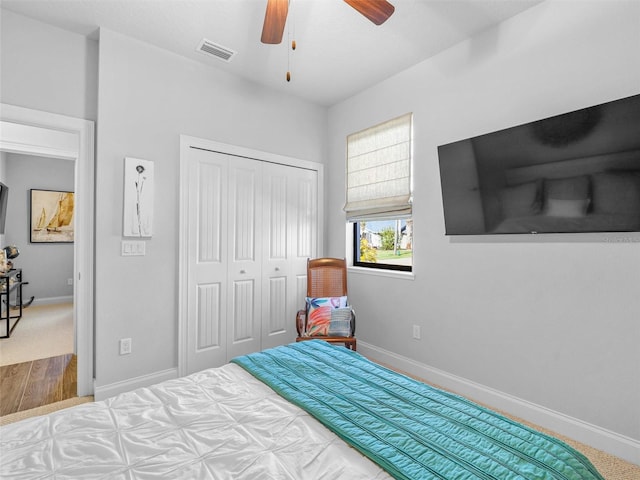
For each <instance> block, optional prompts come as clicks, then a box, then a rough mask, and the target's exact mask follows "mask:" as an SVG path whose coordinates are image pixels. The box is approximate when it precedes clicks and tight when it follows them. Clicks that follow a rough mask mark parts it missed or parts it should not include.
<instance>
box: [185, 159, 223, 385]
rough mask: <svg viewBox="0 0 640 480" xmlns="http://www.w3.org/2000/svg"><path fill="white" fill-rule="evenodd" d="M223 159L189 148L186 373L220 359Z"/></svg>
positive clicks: (219, 362)
mask: <svg viewBox="0 0 640 480" xmlns="http://www.w3.org/2000/svg"><path fill="white" fill-rule="evenodd" d="M227 163H228V159H227V156H226V155H223V154H219V153H213V152H205V151H201V150H195V149H193V150H190V152H189V172H188V174H189V185H190V187H191V188H190V189H189V194H188V202H189V209H188V211H189V222H188V223H189V226H188V239H189V246H188V252H189V253H188V259H189V260H188V264H189V269H188V280H187V283H188V288H187V290H188V296H189V298H188V306H187V312H188V314H187V329H186V330H187V333H186V335H187V343H188V348H187V372H188V373H192V372H196V371H199V370H202V369H203V368H208V367H212V366H218V365H222V364H224V363H225V361H226V357H227V351H226V340H225V337H226V324H225V317H226V314H225V312H226V296H227V257H226V250H227V240H226V234H225V233H224V230H225V225H226V223H227V209H228V202H227Z"/></svg>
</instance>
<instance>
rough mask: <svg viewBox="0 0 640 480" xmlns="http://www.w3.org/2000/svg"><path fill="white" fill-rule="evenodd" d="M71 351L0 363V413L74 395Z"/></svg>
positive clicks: (74, 357) (12, 411) (74, 362)
mask: <svg viewBox="0 0 640 480" xmlns="http://www.w3.org/2000/svg"><path fill="white" fill-rule="evenodd" d="M77 391H78V387H77V362H76V356H75V355H74V354H71V353H69V354H67V355H61V356H58V357H51V358H43V359H40V360H33V361H31V362H24V363H16V364H15V365H6V366H3V367H0V416H3V415H8V414H10V413H14V412H21V411H23V410H29V409H30V408H35V407H41V406H43V405H48V404H50V403H54V402H59V401H60V400H66V399H67V398H72V397H75V396H76V395H77Z"/></svg>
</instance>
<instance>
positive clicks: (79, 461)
mask: <svg viewBox="0 0 640 480" xmlns="http://www.w3.org/2000/svg"><path fill="white" fill-rule="evenodd" d="M0 478H3V479H18V478H19V479H21V480H26V479H36V478H37V479H48V478H52V479H53V478H55V479H85V478H103V479H110V480H111V479H251V480H256V479H267V478H268V479H291V480H303V479H313V480H318V479H326V480H336V479H344V480H347V479H348V480H354V479H363V480H364V479H366V480H373V479H389V478H391V477H389V476H388V475H387V474H386V473H385V472H384V471H383V470H381V469H380V468H379V467H378V466H377V465H375V464H374V463H372V462H371V461H370V460H368V459H367V458H365V457H363V456H362V455H361V454H360V453H359V452H357V451H356V450H354V449H353V448H351V447H349V446H348V445H347V444H346V443H345V442H343V441H342V440H341V439H340V438H338V437H337V436H336V435H335V434H333V433H332V432H330V431H329V430H327V429H326V428H325V427H324V426H323V425H321V424H320V423H319V422H317V421H316V420H315V419H313V418H312V417H310V416H309V415H308V414H307V413H306V412H304V411H303V410H301V409H300V408H298V407H296V406H295V405H293V404H290V403H289V402H287V401H286V400H284V399H283V398H281V397H280V396H279V395H278V394H277V393H275V392H274V391H273V390H271V389H270V388H269V387H267V386H265V385H264V384H263V383H261V382H260V381H259V380H256V379H255V378H254V377H253V376H251V375H250V374H249V373H247V372H246V371H244V370H243V369H242V368H240V367H238V366H237V365H234V364H229V365H225V366H224V367H221V368H217V369H209V370H204V371H202V372H199V373H196V374H193V375H190V376H187V377H183V378H180V379H176V380H171V381H168V382H163V383H161V384H159V385H156V386H153V387H150V388H143V389H139V390H135V391H133V392H128V393H125V394H122V395H119V396H116V397H114V398H111V399H108V400H105V401H102V402H95V403H87V404H83V405H79V406H77V407H73V408H70V409H67V410H62V411H59V412H54V413H52V414H50V415H47V416H43V417H36V418H31V419H27V420H23V421H21V422H18V423H15V424H10V425H6V426H4V427H1V428H0Z"/></svg>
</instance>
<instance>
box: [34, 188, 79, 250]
mask: <svg viewBox="0 0 640 480" xmlns="http://www.w3.org/2000/svg"><path fill="white" fill-rule="evenodd" d="M74 203H75V199H74V195H73V192H61V191H58V190H36V189H31V221H30V222H31V223H30V229H29V231H30V242H31V243H72V242H73V237H74V228H73V214H74Z"/></svg>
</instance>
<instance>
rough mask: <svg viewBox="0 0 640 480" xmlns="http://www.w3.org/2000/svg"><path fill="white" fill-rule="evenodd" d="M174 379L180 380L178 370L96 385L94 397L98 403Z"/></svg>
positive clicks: (170, 369) (172, 369) (168, 370)
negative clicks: (120, 394)
mask: <svg viewBox="0 0 640 480" xmlns="http://www.w3.org/2000/svg"><path fill="white" fill-rule="evenodd" d="M174 378H178V369H177V368H169V369H167V370H162V371H160V372H154V373H151V374H149V375H142V376H140V377H135V378H129V379H127V380H123V381H121V382H115V383H110V384H108V385H103V386H98V385H94V393H93V396H94V398H95V399H96V401H98V400H104V399H105V398H109V397H113V396H114V395H118V394H119V393H124V392H129V391H131V390H135V389H136V388H142V387H149V386H151V385H155V384H156V383H160V382H163V381H165V380H173V379H174Z"/></svg>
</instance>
